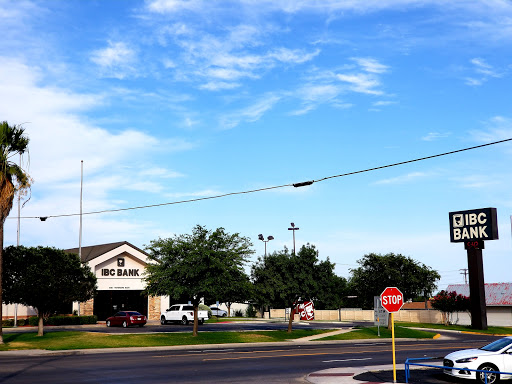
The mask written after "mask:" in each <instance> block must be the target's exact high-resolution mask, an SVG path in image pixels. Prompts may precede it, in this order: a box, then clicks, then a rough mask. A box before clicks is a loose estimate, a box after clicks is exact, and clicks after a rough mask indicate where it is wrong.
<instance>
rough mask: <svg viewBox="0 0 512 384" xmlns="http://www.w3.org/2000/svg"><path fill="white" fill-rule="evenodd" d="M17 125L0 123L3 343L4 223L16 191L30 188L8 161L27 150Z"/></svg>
mask: <svg viewBox="0 0 512 384" xmlns="http://www.w3.org/2000/svg"><path fill="white" fill-rule="evenodd" d="M24 132H25V130H24V129H23V128H22V127H21V126H19V125H14V126H10V125H9V124H7V121H3V122H2V123H0V344H3V343H4V339H3V333H2V321H1V319H2V305H1V303H2V252H3V249H4V223H5V219H6V218H7V216H8V215H9V212H10V211H11V208H12V202H13V200H14V195H15V194H16V192H18V193H20V192H22V191H23V190H26V189H28V188H30V177H29V176H28V174H27V173H25V171H24V170H23V169H22V168H21V166H20V165H17V164H15V163H13V162H12V161H10V159H11V158H12V157H13V156H15V155H17V154H18V155H20V156H21V155H23V154H24V153H25V152H26V151H28V141H29V139H28V137H26V136H24Z"/></svg>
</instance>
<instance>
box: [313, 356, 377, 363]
mask: <svg viewBox="0 0 512 384" xmlns="http://www.w3.org/2000/svg"><path fill="white" fill-rule="evenodd" d="M362 360H372V358H371V357H364V358H362V359H343V360H326V361H322V363H336V362H339V361H362Z"/></svg>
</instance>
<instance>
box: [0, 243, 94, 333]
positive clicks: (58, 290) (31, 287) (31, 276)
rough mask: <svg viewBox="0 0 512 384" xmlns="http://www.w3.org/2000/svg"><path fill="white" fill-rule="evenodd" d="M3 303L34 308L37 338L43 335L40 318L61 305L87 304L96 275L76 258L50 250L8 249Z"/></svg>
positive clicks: (61, 251)
mask: <svg viewBox="0 0 512 384" xmlns="http://www.w3.org/2000/svg"><path fill="white" fill-rule="evenodd" d="M4 270H5V279H4V281H3V289H4V299H5V302H6V303H19V304H24V305H27V306H31V307H34V308H36V310H37V314H38V317H39V326H38V332H37V335H38V336H43V319H44V318H47V317H48V316H50V315H52V314H53V313H55V311H56V310H57V309H58V308H60V306H61V305H62V303H66V302H72V301H87V300H89V299H90V298H92V297H93V296H94V292H95V290H96V276H95V275H94V273H93V272H92V271H91V269H90V268H89V266H87V265H86V264H82V262H81V261H80V259H79V258H78V255H75V254H71V253H66V252H64V251H63V250H60V249H56V248H53V247H23V246H18V247H15V246H9V247H7V248H5V251H4Z"/></svg>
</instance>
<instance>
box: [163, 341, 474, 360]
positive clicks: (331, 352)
mask: <svg viewBox="0 0 512 384" xmlns="http://www.w3.org/2000/svg"><path fill="white" fill-rule="evenodd" d="M372 344H373V343H372ZM378 344H382V345H387V346H388V347H389V348H378V349H372V350H362V351H353V350H346V349H345V351H343V352H341V351H339V350H338V349H339V348H341V347H342V345H340V346H332V347H331V348H332V349H330V350H329V352H319V353H309V354H305V353H301V354H286V355H277V356H275V355H274V356H254V357H253V356H247V357H244V356H242V357H226V358H223V360H230V359H231V360H236V359H243V358H251V359H255V358H268V357H280V356H282V357H290V356H315V355H347V354H362V353H373V352H388V351H391V345H389V344H388V343H378ZM364 345H366V346H369V345H368V344H364ZM423 346H425V347H432V348H435V349H439V350H441V349H448V350H452V351H454V350H457V349H462V348H463V347H464V346H461V347H457V346H440V345H432V344H426V343H421V344H411V345H402V346H401V348H400V349H401V350H402V351H404V350H406V351H409V350H412V351H416V350H418V351H419V347H423ZM344 348H347V346H344ZM349 348H354V347H349ZM308 350H316V348H301V349H300V352H306V351H308ZM210 351H213V350H210ZM297 351H299V350H297ZM324 351H325V349H324ZM279 352H290V349H273V350H258V351H239V352H236V349H235V351H228V350H225V349H224V350H222V352H221V353H226V354H227V353H231V354H238V355H247V354H261V353H265V354H269V353H279ZM205 354H206V355H218V354H219V353H218V352H208V353H205ZM177 356H178V355H175V354H169V355H154V356H153V357H158V358H164V357H177ZM179 356H187V355H186V354H185V355H179ZM189 356H197V354H196V353H194V354H192V353H190V354H189ZM210 360H220V359H210ZM203 361H208V359H203Z"/></svg>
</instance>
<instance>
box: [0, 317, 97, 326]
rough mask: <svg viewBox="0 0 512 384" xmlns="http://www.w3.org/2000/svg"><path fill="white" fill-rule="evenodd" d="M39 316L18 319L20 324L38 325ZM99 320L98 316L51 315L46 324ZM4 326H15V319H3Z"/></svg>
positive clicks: (76, 323) (67, 323)
mask: <svg viewBox="0 0 512 384" xmlns="http://www.w3.org/2000/svg"><path fill="white" fill-rule="evenodd" d="M38 322H39V318H38V317H37V316H33V317H29V318H28V319H18V326H20V327H21V326H24V325H33V326H37V325H38ZM97 322H98V317H97V316H51V317H49V318H48V319H46V320H44V325H80V324H96V323H97ZM2 326H4V327H12V326H14V319H8V320H3V321H2Z"/></svg>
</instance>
